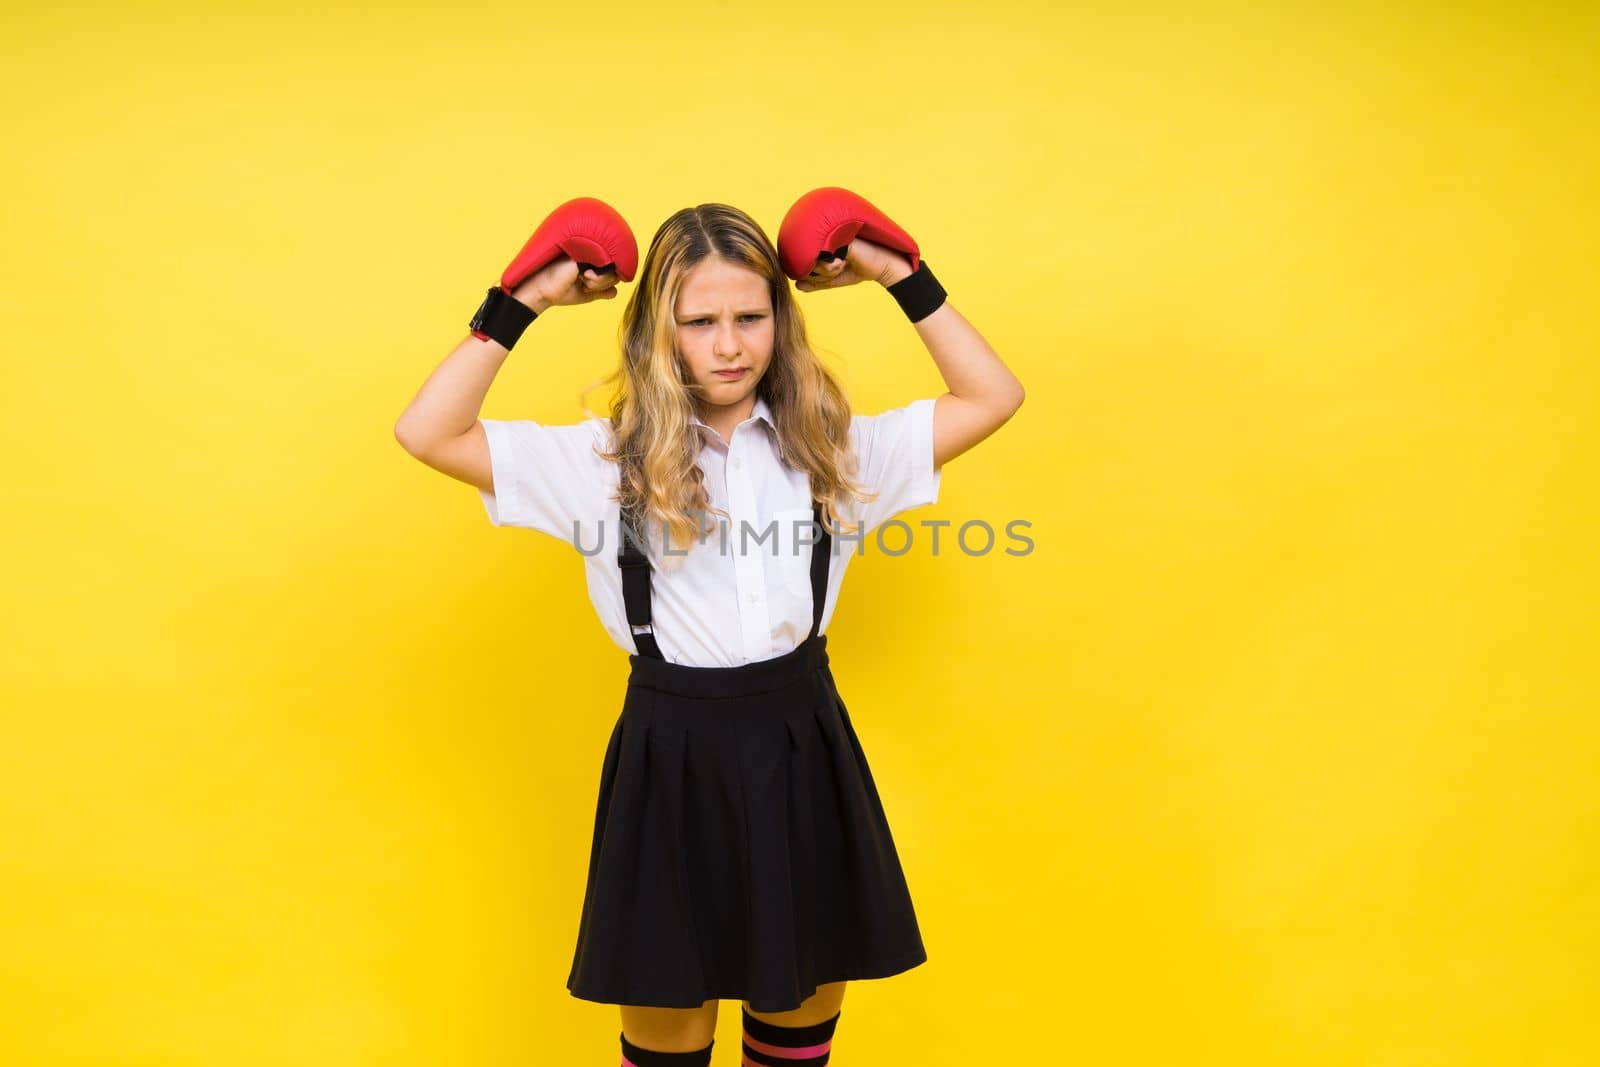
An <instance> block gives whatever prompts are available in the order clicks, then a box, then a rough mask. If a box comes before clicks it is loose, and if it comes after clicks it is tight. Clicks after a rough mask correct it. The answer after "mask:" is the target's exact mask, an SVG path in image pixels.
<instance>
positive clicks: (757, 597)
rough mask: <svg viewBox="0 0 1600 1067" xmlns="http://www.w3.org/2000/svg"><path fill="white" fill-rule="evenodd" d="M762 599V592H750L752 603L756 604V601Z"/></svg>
mask: <svg viewBox="0 0 1600 1067" xmlns="http://www.w3.org/2000/svg"><path fill="white" fill-rule="evenodd" d="M760 599H761V594H760V593H751V594H750V603H752V604H754V603H755V602H756V601H758V600H760Z"/></svg>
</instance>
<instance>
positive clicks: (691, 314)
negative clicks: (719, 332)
mask: <svg viewBox="0 0 1600 1067" xmlns="http://www.w3.org/2000/svg"><path fill="white" fill-rule="evenodd" d="M766 313H767V309H766V308H745V309H744V310H743V311H741V312H739V314H740V315H765V314H766ZM678 317H679V318H682V319H714V318H716V316H715V315H713V314H712V313H711V312H709V311H685V312H684V313H683V314H682V315H680V316H678Z"/></svg>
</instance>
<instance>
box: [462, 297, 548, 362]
mask: <svg viewBox="0 0 1600 1067" xmlns="http://www.w3.org/2000/svg"><path fill="white" fill-rule="evenodd" d="M538 317H539V313H538V312H536V311H534V310H533V309H532V308H531V307H529V306H528V305H527V304H524V303H523V302H522V301H520V300H518V299H517V298H516V297H514V296H512V295H511V294H510V293H508V292H506V291H505V290H504V289H502V288H500V287H499V286H498V285H496V286H493V287H491V288H490V290H489V294H488V295H487V296H485V297H484V298H483V303H482V304H481V305H480V306H479V307H478V313H477V314H476V315H474V316H472V321H471V322H470V323H468V325H469V326H470V327H471V329H472V334H473V336H474V337H477V338H478V339H479V340H480V341H482V340H489V341H498V342H499V343H500V344H501V345H503V346H504V347H506V348H507V349H509V348H511V347H512V346H513V345H515V344H516V343H517V340H518V338H520V337H521V336H522V331H523V330H526V329H527V328H528V323H530V322H532V321H533V320H534V319H536V318H538Z"/></svg>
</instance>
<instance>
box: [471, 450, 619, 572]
mask: <svg viewBox="0 0 1600 1067" xmlns="http://www.w3.org/2000/svg"><path fill="white" fill-rule="evenodd" d="M479 421H480V422H482V423H483V432H484V436H485V437H487V438H488V441H489V466H490V469H491V471H492V473H493V476H494V492H492V493H490V492H486V491H484V490H482V489H480V490H478V495H479V496H480V497H482V498H483V507H484V510H485V511H487V512H488V514H489V521H490V522H491V523H493V524H494V525H496V526H521V527H526V528H527V529H530V530H538V531H539V532H540V533H546V534H549V535H550V536H551V537H556V538H559V539H561V540H562V541H565V542H566V543H567V544H569V545H571V544H575V543H576V542H575V540H574V537H575V531H578V533H577V534H576V535H577V536H581V537H582V538H583V541H584V543H585V544H588V545H593V544H594V543H595V539H596V537H598V536H599V529H600V522H601V521H602V519H603V517H604V515H605V511H606V503H607V501H608V499H609V494H610V493H611V491H612V490H613V489H614V487H615V486H616V481H617V478H616V468H615V465H614V464H611V463H608V462H607V461H605V460H603V459H601V458H600V457H599V456H598V455H596V454H595V448H596V446H601V445H604V444H605V443H606V441H605V440H604V439H603V438H602V434H601V430H602V428H603V420H598V419H590V420H588V421H586V422H580V423H571V424H567V425H560V426H544V425H541V424H539V423H537V422H533V421H532V420H530V419H516V420H510V421H505V420H499V419H480V420H479Z"/></svg>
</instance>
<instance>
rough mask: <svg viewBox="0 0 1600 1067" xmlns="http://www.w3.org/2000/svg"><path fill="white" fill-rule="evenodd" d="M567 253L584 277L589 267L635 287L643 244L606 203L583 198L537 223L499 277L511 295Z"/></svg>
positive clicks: (501, 284)
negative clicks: (631, 283)
mask: <svg viewBox="0 0 1600 1067" xmlns="http://www.w3.org/2000/svg"><path fill="white" fill-rule="evenodd" d="M563 253H565V254H566V255H569V256H571V257H572V258H573V259H574V260H576V261H577V263H578V272H579V273H580V274H581V273H582V272H584V271H586V270H589V269H590V268H593V269H594V270H596V271H597V272H600V273H604V272H605V271H606V270H609V269H614V270H616V272H617V276H618V277H619V278H621V279H622V280H623V281H625V282H631V281H633V275H634V272H635V271H637V270H638V269H639V243H638V242H637V241H635V240H634V239H633V231H632V230H631V229H629V228H628V224H627V222H625V221H624V220H623V218H622V216H621V215H619V214H617V211H616V209H615V208H613V207H612V206H611V205H610V204H607V203H606V202H605V201H603V200H596V199H595V198H594V197H592V196H580V197H578V198H577V199H576V200H568V201H567V202H566V203H565V204H562V205H561V206H560V207H558V208H556V209H555V210H554V211H552V212H550V216H549V217H548V218H546V219H545V220H544V221H543V222H541V223H540V224H539V228H538V229H537V230H535V231H533V236H532V237H530V238H528V243H527V244H525V245H523V246H522V251H520V252H518V253H517V258H515V259H513V260H512V261H511V265H510V266H508V267H506V270H505V273H504V274H502V275H501V276H500V287H501V288H502V289H504V290H505V291H506V292H508V293H509V292H511V291H512V290H514V289H515V288H516V287H517V286H519V285H521V284H522V283H523V282H524V281H525V280H527V278H528V276H529V275H531V274H533V273H534V272H535V271H537V270H539V269H540V268H541V267H544V266H547V265H548V264H550V263H551V262H552V261H554V260H555V259H556V258H557V257H559V256H560V255H562V254H563Z"/></svg>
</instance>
